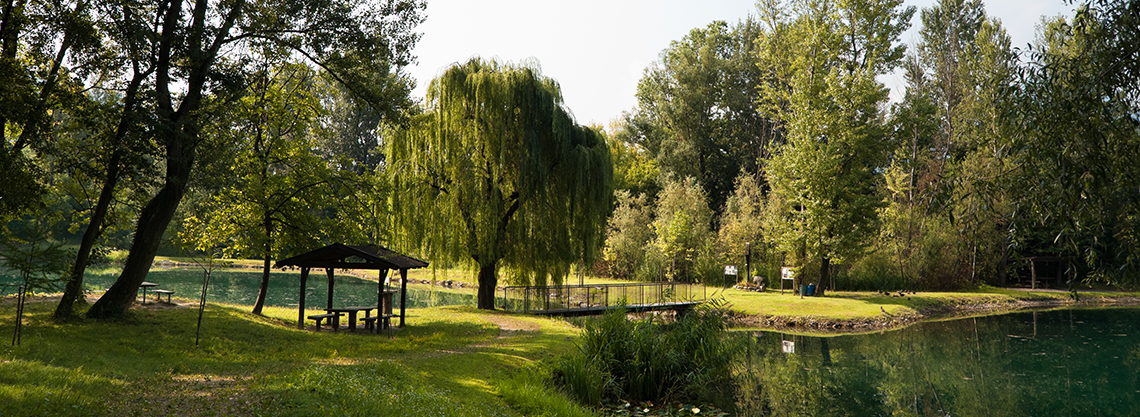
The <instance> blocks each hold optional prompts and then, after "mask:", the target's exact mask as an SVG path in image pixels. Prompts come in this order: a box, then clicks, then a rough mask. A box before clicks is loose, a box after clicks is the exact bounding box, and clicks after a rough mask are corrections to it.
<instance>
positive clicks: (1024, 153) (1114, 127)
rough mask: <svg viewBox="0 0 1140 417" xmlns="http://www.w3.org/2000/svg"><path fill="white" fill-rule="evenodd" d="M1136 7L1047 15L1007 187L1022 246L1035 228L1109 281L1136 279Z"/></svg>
mask: <svg viewBox="0 0 1140 417" xmlns="http://www.w3.org/2000/svg"><path fill="white" fill-rule="evenodd" d="M1138 8H1140V5H1138V4H1137V3H1136V2H1113V1H1091V2H1087V3H1085V4H1084V5H1082V6H1081V7H1080V8H1079V9H1078V11H1077V13H1076V15H1075V16H1073V18H1072V20H1071V21H1070V20H1065V19H1062V18H1057V19H1054V20H1051V21H1048V22H1047V23H1046V25H1045V27H1044V32H1043V34H1042V38H1041V41H1040V42H1041V44H1040V45H1038V48H1037V49H1035V50H1034V51H1033V53H1032V54H1031V58H1032V63H1031V65H1030V66H1029V67H1028V68H1026V69H1025V70H1024V71H1023V73H1022V77H1021V82H1022V83H1023V85H1024V89H1023V91H1021V92H1020V93H1021V96H1020V97H1018V103H1017V111H1018V115H1019V116H1020V123H1021V125H1020V126H1018V128H1019V129H1021V131H1022V132H1023V135H1019V137H1018V138H1017V140H1016V141H1014V149H1015V154H1014V155H1013V156H1014V158H1015V160H1017V161H1018V162H1019V168H1020V169H1019V170H1018V171H1017V172H1016V174H1015V176H1014V177H1013V178H1012V182H1011V185H1012V186H1011V189H1012V191H1013V192H1014V193H1016V196H1015V199H1016V206H1017V207H1018V211H1019V213H1025V214H1026V216H1025V219H1024V221H1023V222H1021V223H1019V224H1018V225H1017V230H1018V231H1019V232H1023V233H1020V237H1022V238H1023V239H1025V241H1023V242H1022V244H1033V243H1035V242H1032V241H1031V240H1030V239H1031V238H1032V237H1033V231H1034V230H1035V229H1036V230H1040V231H1041V232H1042V234H1044V235H1045V236H1044V239H1042V240H1043V241H1044V242H1043V243H1045V244H1046V245H1057V246H1060V247H1061V248H1062V250H1063V251H1064V252H1065V253H1067V254H1072V255H1076V256H1079V257H1080V258H1082V259H1083V260H1084V263H1085V264H1087V267H1088V268H1089V269H1091V270H1092V271H1093V273H1092V274H1091V275H1090V277H1091V278H1093V279H1097V280H1100V281H1104V282H1110V283H1132V284H1135V283H1136V282H1137V279H1136V277H1137V276H1140V275H1138V274H1137V271H1140V232H1138V231H1140V210H1138V207H1140V204H1138V201H1140V193H1138V192H1137V190H1136V189H1135V187H1134V184H1137V183H1138V182H1140V120H1138V119H1137V114H1140V104H1138V103H1140V100H1138V97H1140V86H1138V85H1137V83H1136V80H1137V79H1138V78H1140V58H1138V57H1137V55H1136V53H1135V50H1136V48H1137V47H1138V45H1140V29H1138V28H1140V18H1138V17H1137V15H1138V14H1137V11H1138ZM1039 245H1040V244H1039ZM1040 246H1045V245H1040Z"/></svg>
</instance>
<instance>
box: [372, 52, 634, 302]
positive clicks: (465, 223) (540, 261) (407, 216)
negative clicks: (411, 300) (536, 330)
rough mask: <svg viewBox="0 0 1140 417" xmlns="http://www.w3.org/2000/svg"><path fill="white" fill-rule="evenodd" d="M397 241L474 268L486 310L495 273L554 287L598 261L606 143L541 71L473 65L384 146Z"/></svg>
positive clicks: (608, 174)
mask: <svg viewBox="0 0 1140 417" xmlns="http://www.w3.org/2000/svg"><path fill="white" fill-rule="evenodd" d="M386 136H387V137H388V138H389V141H388V144H387V158H388V161H389V166H388V171H387V172H388V173H389V175H390V176H391V181H392V183H393V184H394V189H393V197H392V199H393V210H394V211H395V213H396V216H397V222H398V228H399V233H400V237H399V239H400V240H401V241H403V242H405V244H406V245H408V246H410V247H412V248H416V249H417V250H419V251H420V253H422V254H423V255H424V256H427V257H429V258H432V259H437V260H438V259H447V260H451V261H452V262H457V261H462V260H464V259H469V260H471V261H472V262H473V263H474V264H476V265H477V266H478V268H479V294H478V306H479V308H483V309H493V308H494V295H495V287H496V286H497V285H498V275H497V270H498V268H499V267H500V266H505V267H509V268H510V269H511V270H512V272H513V273H514V274H515V277H516V279H517V280H518V281H519V282H535V283H544V282H548V279H552V280H554V281H555V282H558V281H560V280H561V279H562V278H563V277H564V276H566V274H567V273H568V271H569V266H570V265H571V264H573V263H575V262H582V263H585V264H591V263H592V261H593V258H594V257H595V256H597V254H598V253H599V252H600V244H601V240H602V238H603V236H604V229H605V224H606V217H607V216H608V215H609V213H610V210H611V200H612V195H613V192H612V189H613V166H612V162H611V160H610V151H609V147H608V146H607V145H606V139H605V136H604V135H603V134H602V133H601V132H599V131H597V130H595V129H593V128H589V127H585V126H580V125H577V124H576V123H575V122H574V120H573V119H572V118H571V117H570V114H569V113H568V112H567V111H566V109H564V108H563V106H562V96H561V91H560V89H559V86H558V84H557V83H556V82H555V81H554V80H553V79H551V78H547V77H545V76H543V75H542V74H541V73H540V72H539V71H538V69H537V68H535V67H533V66H527V65H510V64H503V63H499V62H496V61H487V60H482V59H478V58H476V59H472V60H470V61H468V62H466V63H463V64H459V65H455V66H452V67H450V68H448V69H447V70H446V71H444V73H443V74H442V75H440V76H439V77H438V78H436V79H435V80H432V82H431V84H430V85H429V87H428V97H427V104H426V109H425V110H424V113H423V114H422V115H419V116H416V117H415V118H414V119H413V120H411V122H410V123H409V124H408V125H407V126H406V127H400V128H393V130H392V131H391V132H390V133H389V134H387V135H386Z"/></svg>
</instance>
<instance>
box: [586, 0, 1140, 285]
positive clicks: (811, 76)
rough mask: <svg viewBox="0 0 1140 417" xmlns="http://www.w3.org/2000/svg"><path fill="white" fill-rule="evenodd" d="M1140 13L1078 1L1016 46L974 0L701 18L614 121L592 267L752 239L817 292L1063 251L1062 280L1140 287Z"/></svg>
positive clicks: (715, 266)
mask: <svg viewBox="0 0 1140 417" xmlns="http://www.w3.org/2000/svg"><path fill="white" fill-rule="evenodd" d="M1138 15H1140V2H1136V1H1091V2H1086V3H1083V4H1081V5H1079V7H1077V10H1076V13H1075V15H1074V16H1072V17H1071V18H1064V17H1043V18H1042V23H1041V25H1040V29H1039V34H1038V37H1037V40H1036V41H1035V42H1034V43H1033V44H1031V45H1028V46H1027V47H1025V48H1014V47H1012V45H1011V42H1010V38H1009V36H1008V34H1007V33H1006V31H1005V29H1004V28H1003V27H1002V25H1001V22H1000V21H999V20H998V19H995V18H993V17H990V16H987V15H986V12H985V8H984V5H983V3H982V2H981V1H980V0H974V1H970V0H941V1H939V2H937V3H936V4H934V5H932V6H930V7H928V8H925V9H922V10H921V11H919V10H917V9H916V8H914V7H904V5H903V4H902V1H857V0H851V1H830V0H792V1H777V0H766V1H761V2H758V4H757V13H756V15H754V16H750V17H749V18H747V19H744V20H742V21H740V22H737V23H736V24H727V23H724V22H714V23H712V24H710V25H708V26H707V27H704V28H698V29H694V30H692V31H691V32H690V33H689V34H688V35H687V36H685V37H684V38H683V39H681V40H678V41H674V42H673V43H672V44H671V45H670V46H669V47H668V48H667V49H665V50H664V51H663V52H662V53H661V55H660V59H659V60H658V61H657V62H655V63H654V64H653V65H651V66H650V67H649V68H647V69H646V70H645V73H644V76H643V77H642V79H641V81H640V83H639V85H638V91H637V98H638V105H637V107H636V108H634V109H633V110H631V111H629V112H626V113H625V114H624V115H623V117H622V118H621V119H620V120H618V121H616V122H615V123H612V124H611V126H610V130H611V131H612V132H613V138H614V140H613V141H612V142H611V147H613V150H612V153H613V155H614V161H615V168H614V172H615V187H616V188H617V190H618V191H617V192H616V194H615V195H616V207H615V211H614V214H613V216H612V217H611V220H610V223H609V226H608V231H607V237H606V245H605V249H604V255H603V257H602V261H601V262H599V263H598V265H597V270H598V271H599V272H602V273H606V274H609V275H611V276H614V277H621V278H633V279H640V280H662V279H674V280H685V281H705V282H720V281H721V279H722V275H721V274H722V271H723V270H722V267H723V265H726V264H734V265H742V264H743V263H744V262H745V256H746V252H745V250H746V248H748V250H749V251H750V252H751V257H752V260H753V264H754V269H753V270H754V271H758V272H757V275H762V276H765V277H766V278H767V283H768V284H769V285H778V284H779V281H778V279H779V278H778V276H779V273H780V267H781V266H785V265H787V266H794V267H798V268H799V274H800V276H801V277H804V279H805V280H810V281H811V282H816V283H818V284H819V287H820V288H825V287H826V288H828V289H830V288H847V289H863V290H886V289H901V288H906V289H931V290H937V289H960V288H970V287H974V286H977V285H983V284H989V285H1006V284H1008V283H1010V282H1012V281H1013V279H1015V277H1016V275H1017V274H1018V273H1019V271H1020V270H1022V269H1026V266H1025V265H1026V263H1025V259H1027V258H1028V257H1033V256H1053V257H1057V259H1065V260H1071V261H1072V263H1071V264H1067V263H1062V266H1061V268H1062V269H1063V270H1062V271H1061V273H1062V274H1063V275H1064V277H1065V278H1064V281H1073V282H1080V281H1086V282H1088V281H1096V282H1101V283H1107V284H1111V285H1134V284H1135V283H1136V282H1137V281H1136V276H1137V274H1136V272H1137V271H1138V269H1137V267H1138V266H1140V263H1138V261H1140V257H1137V255H1138V254H1140V241H1138V240H1137V239H1136V236H1137V232H1138V231H1140V228H1138V224H1137V222H1136V219H1137V215H1138V214H1140V205H1138V204H1137V203H1138V202H1140V189H1137V188H1136V187H1135V184H1136V181H1135V178H1136V176H1137V174H1140V159H1138V157H1137V156H1138V154H1137V151H1138V150H1140V116H1138V115H1140V101H1138V100H1137V97H1138V94H1140V85H1137V84H1136V83H1135V80H1136V78H1135V76H1136V74H1137V69H1138V68H1140V55H1138V53H1137V51H1138V49H1140V39H1138V38H1137V27H1138V26H1137V25H1136V23H1137V19H1138ZM915 16H917V17H918V19H917V20H918V21H919V22H920V25H921V26H920V27H919V38H918V40H917V42H916V44H915V45H913V46H912V47H910V48H908V47H907V46H906V45H903V44H902V43H901V42H900V39H899V38H900V36H901V34H902V33H903V32H904V31H905V30H907V29H908V28H909V27H910V25H911V21H912V18H913V17H915ZM896 69H900V70H901V71H902V72H903V73H904V74H905V79H906V93H905V96H904V97H903V98H902V99H901V101H899V102H895V103H891V102H889V100H888V90H887V89H886V87H885V86H884V85H883V84H882V83H881V82H879V81H878V80H879V78H881V77H882V76H883V75H885V74H888V73H891V72H892V71H895V70H896ZM741 270H743V268H741Z"/></svg>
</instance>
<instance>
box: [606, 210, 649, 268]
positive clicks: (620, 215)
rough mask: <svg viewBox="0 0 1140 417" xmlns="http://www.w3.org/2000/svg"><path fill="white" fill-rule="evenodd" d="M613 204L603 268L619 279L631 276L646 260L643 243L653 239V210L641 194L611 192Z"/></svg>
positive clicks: (645, 243) (646, 243)
mask: <svg viewBox="0 0 1140 417" xmlns="http://www.w3.org/2000/svg"><path fill="white" fill-rule="evenodd" d="M614 197H615V199H616V202H617V204H616V206H615V207H614V212H613V214H612V215H610V221H609V227H608V228H607V232H606V246H605V249H604V250H603V259H604V261H605V266H606V272H607V273H608V274H609V276H611V277H614V278H621V279H630V278H633V277H634V276H635V275H636V274H637V272H638V271H639V270H641V268H642V265H643V264H644V263H645V257H646V250H647V249H646V245H648V244H649V242H651V241H652V240H653V229H652V228H651V227H650V225H651V224H652V223H653V218H652V212H651V211H650V207H649V206H648V205H647V203H646V198H645V195H644V194H641V195H637V196H631V195H630V193H629V192H628V191H626V190H618V191H616V192H615V193H614Z"/></svg>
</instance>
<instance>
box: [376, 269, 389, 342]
mask: <svg viewBox="0 0 1140 417" xmlns="http://www.w3.org/2000/svg"><path fill="white" fill-rule="evenodd" d="M387 278H388V268H380V269H379V270H377V271H376V315H377V316H383V315H384V280H385V279H387ZM383 320H384V319H377V321H376V327H375V329H376V332H380V323H382V322H383Z"/></svg>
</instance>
